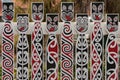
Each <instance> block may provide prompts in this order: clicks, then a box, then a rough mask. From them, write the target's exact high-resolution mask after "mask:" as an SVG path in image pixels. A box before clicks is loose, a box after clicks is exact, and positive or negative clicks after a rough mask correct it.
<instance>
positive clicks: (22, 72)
mask: <svg viewBox="0 0 120 80" xmlns="http://www.w3.org/2000/svg"><path fill="white" fill-rule="evenodd" d="M28 21H29V19H28V14H18V15H17V29H18V31H19V33H20V34H19V39H18V43H17V49H16V50H17V80H28V79H29V70H28V66H29V65H28V63H29V53H28V51H29V45H28V40H27V36H26V34H25V32H26V31H27V29H28Z"/></svg>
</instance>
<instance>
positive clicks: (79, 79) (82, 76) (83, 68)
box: [75, 14, 88, 80]
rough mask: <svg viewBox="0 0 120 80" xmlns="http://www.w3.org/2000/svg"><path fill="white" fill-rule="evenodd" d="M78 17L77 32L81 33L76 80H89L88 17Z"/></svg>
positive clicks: (78, 40) (77, 44) (77, 49)
mask: <svg viewBox="0 0 120 80" xmlns="http://www.w3.org/2000/svg"><path fill="white" fill-rule="evenodd" d="M76 17H77V19H76V30H77V32H78V33H79V36H78V38H77V42H76V65H75V67H76V80H88V43H87V39H86V36H85V32H86V31H87V29H88V15H87V14H77V16H76Z"/></svg>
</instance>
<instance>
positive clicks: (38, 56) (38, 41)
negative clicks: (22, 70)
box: [31, 3, 44, 80]
mask: <svg viewBox="0 0 120 80" xmlns="http://www.w3.org/2000/svg"><path fill="white" fill-rule="evenodd" d="M43 7H44V4H43V3H32V19H33V21H34V31H33V32H32V47H31V48H32V80H43V31H42V27H41V21H42V19H43V16H44V15H43V11H44V9H43Z"/></svg>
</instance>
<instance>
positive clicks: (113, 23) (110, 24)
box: [107, 14, 119, 32]
mask: <svg viewBox="0 0 120 80" xmlns="http://www.w3.org/2000/svg"><path fill="white" fill-rule="evenodd" d="M118 22H119V16H118V14H107V29H108V31H109V32H115V31H117V30H118Z"/></svg>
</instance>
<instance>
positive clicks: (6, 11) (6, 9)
mask: <svg viewBox="0 0 120 80" xmlns="http://www.w3.org/2000/svg"><path fill="white" fill-rule="evenodd" d="M13 9H14V5H13V2H9V3H6V2H3V8H2V15H3V16H2V18H3V20H5V21H11V20H12V19H13V16H14V12H13Z"/></svg>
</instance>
